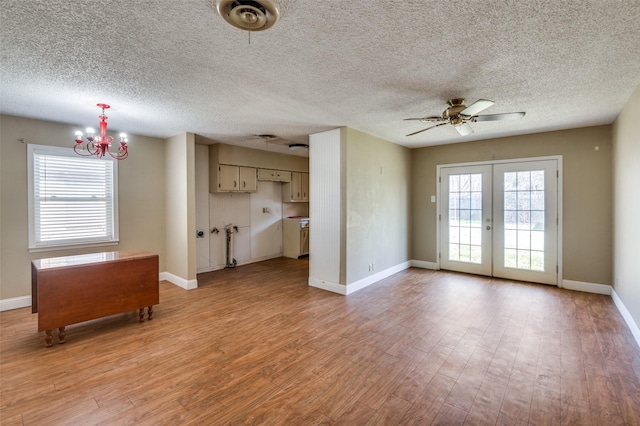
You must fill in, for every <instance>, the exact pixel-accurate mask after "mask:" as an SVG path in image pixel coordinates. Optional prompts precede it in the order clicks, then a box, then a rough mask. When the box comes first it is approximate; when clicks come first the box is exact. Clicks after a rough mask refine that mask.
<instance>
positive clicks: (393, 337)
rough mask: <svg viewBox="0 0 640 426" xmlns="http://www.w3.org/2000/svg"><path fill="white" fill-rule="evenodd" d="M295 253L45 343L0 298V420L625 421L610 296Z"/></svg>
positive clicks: (628, 414)
mask: <svg viewBox="0 0 640 426" xmlns="http://www.w3.org/2000/svg"><path fill="white" fill-rule="evenodd" d="M307 271H308V262H307V261H304V260H300V261H296V260H292V259H284V258H282V259H274V260H271V261H266V262H261V263H257V264H252V265H247V266H242V267H238V268H236V269H227V270H223V271H217V272H212V273H208V274H204V275H201V276H200V277H199V282H200V288H198V289H196V290H191V291H186V290H183V289H181V288H179V287H176V286H174V285H172V284H169V283H167V282H162V283H161V290H160V304H159V305H158V306H157V307H156V308H155V309H154V319H153V321H150V322H144V323H142V324H139V323H138V322H137V320H138V314H137V312H131V313H130V314H122V315H117V316H113V317H109V318H106V319H102V320H96V321H92V322H89V323H83V324H79V325H75V326H70V327H68V328H67V343H66V344H64V345H58V344H55V345H54V346H53V347H52V348H45V347H44V338H43V335H42V333H40V334H38V333H36V328H37V319H36V315H32V314H31V311H30V309H29V308H25V309H18V310H14V311H6V312H2V313H0V330H1V332H2V335H1V341H0V343H1V345H2V347H1V348H0V381H1V384H0V390H1V402H0V416H1V420H0V422H1V424H2V425H14V424H16V425H70V424H78V425H96V424H103V425H124V424H141V425H163V424H165V425H182V424H186V425H191V424H193V425H218V424H221V425H222V424H274V425H313V424H327V425H331V424H340V425H361V424H362V425H364V424H379V425H399V424H403V425H404V424H417V425H429V424H443V425H458V424H470V425H485V424H486V425H496V424H500V425H526V424H540V425H545V424H574V425H617V424H629V425H640V349H639V348H638V346H637V345H636V343H635V341H634V340H633V337H632V335H631V333H630V332H629V330H628V329H627V327H626V325H625V324H624V321H623V319H622V317H621V316H620V315H619V313H618V312H617V310H616V308H615V306H614V305H613V303H612V301H611V299H610V298H609V297H608V296H602V295H595V294H587V293H580V292H573V291H567V290H561V289H557V288H555V287H549V286H543V285H532V284H523V283H514V282H508V281H502V280H492V279H488V278H479V277H474V276H468V275H463V274H454V273H447V272H435V271H427V270H421V269H408V270H406V271H403V272H400V273H398V274H396V275H394V276H392V277H390V278H387V279H385V280H383V281H381V282H379V283H377V284H375V285H373V286H370V287H368V288H365V289H363V290H360V291H358V292H356V293H354V294H352V295H350V296H348V297H344V296H340V295H336V294H332V293H329V292H325V291H322V290H318V289H314V288H310V287H308V286H307V284H306V277H307V275H308V272H307Z"/></svg>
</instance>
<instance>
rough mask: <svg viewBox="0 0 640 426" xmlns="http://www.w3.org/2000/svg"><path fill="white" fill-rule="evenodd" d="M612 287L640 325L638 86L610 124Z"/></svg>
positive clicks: (639, 95) (639, 101)
mask: <svg viewBox="0 0 640 426" xmlns="http://www.w3.org/2000/svg"><path fill="white" fill-rule="evenodd" d="M613 181H614V224H615V226H614V238H613V240H614V246H613V255H614V261H613V264H614V271H613V275H614V289H615V291H616V293H617V295H618V296H619V297H620V300H621V301H622V303H623V304H624V305H625V307H626V308H627V310H628V311H629V313H630V314H631V316H632V318H633V320H634V321H635V323H636V324H637V325H639V326H640V220H639V219H638V217H639V216H640V214H638V212H640V86H638V88H636V90H635V92H634V93H633V95H632V96H631V98H630V99H629V101H628V102H627V104H626V105H625V107H624V108H623V110H622V112H621V113H620V115H619V116H618V118H617V120H616V121H615V123H614V126H613Z"/></svg>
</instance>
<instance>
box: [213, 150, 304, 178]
mask: <svg viewBox="0 0 640 426" xmlns="http://www.w3.org/2000/svg"><path fill="white" fill-rule="evenodd" d="M210 150H211V160H214V161H212V162H215V163H216V164H230V165H233V166H246V167H255V168H258V169H273V170H290V171H293V172H308V171H309V158H308V157H301V156H299V155H289V154H280V153H278V152H269V151H263V150H259V149H251V148H243V147H241V146H235V145H227V144H223V143H218V144H214V145H211V146H210ZM216 159H217V161H215V160H216Z"/></svg>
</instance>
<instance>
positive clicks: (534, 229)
mask: <svg viewBox="0 0 640 426" xmlns="http://www.w3.org/2000/svg"><path fill="white" fill-rule="evenodd" d="M561 160H562V159H561V157H547V158H543V159H520V160H510V161H500V162H490V163H472V164H457V165H450V166H449V165H447V166H438V177H439V193H440V197H438V199H439V200H441V202H440V203H439V215H438V220H439V227H438V233H439V238H438V240H439V263H440V268H441V269H447V270H451V271H458V272H467V273H473V274H478V275H487V276H494V277H500V278H507V279H514V280H520V281H530V282H536V283H543V284H552V285H557V283H558V275H559V270H560V259H559V256H558V253H560V251H559V247H560V246H561V241H560V235H561V234H560V232H559V228H560V226H561V217H560V212H561V208H560V207H561V206H559V200H560V199H561V198H560V197H559V192H560V188H561V185H560V184H559V181H560V179H561V176H560V170H561Z"/></svg>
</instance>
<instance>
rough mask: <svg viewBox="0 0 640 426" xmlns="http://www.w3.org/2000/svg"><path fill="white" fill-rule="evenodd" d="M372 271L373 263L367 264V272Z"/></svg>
mask: <svg viewBox="0 0 640 426" xmlns="http://www.w3.org/2000/svg"><path fill="white" fill-rule="evenodd" d="M371 271H373V262H371V263H370V264H369V272H371Z"/></svg>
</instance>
